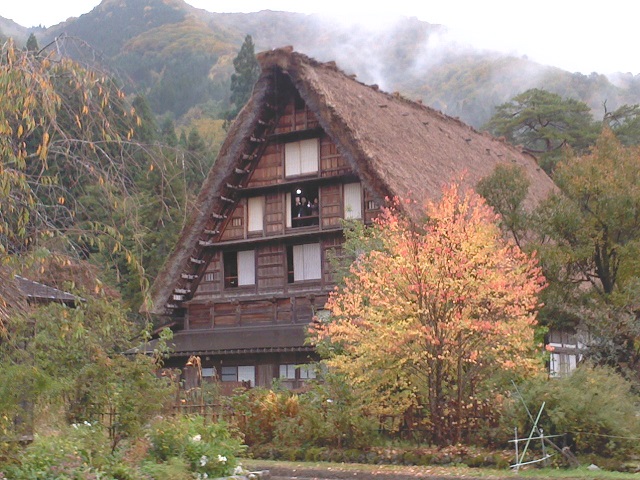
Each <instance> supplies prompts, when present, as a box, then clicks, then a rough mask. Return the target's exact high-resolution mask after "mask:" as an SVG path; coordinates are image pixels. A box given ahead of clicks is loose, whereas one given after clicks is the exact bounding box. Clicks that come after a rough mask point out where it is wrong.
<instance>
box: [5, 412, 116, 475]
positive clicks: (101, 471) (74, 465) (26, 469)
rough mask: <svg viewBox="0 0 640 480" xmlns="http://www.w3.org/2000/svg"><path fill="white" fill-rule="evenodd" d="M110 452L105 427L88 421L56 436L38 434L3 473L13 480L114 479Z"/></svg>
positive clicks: (72, 426)
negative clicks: (110, 469)
mask: <svg viewBox="0 0 640 480" xmlns="http://www.w3.org/2000/svg"><path fill="white" fill-rule="evenodd" d="M110 455H111V454H110V448H109V440H108V438H107V435H106V433H105V431H104V429H103V428H102V427H100V426H99V425H91V424H89V423H88V422H86V423H82V424H74V425H71V426H70V427H68V428H67V429H64V430H62V431H60V432H58V434H56V435H50V436H47V437H36V439H35V440H34V442H33V443H32V444H30V445H29V446H28V447H26V448H25V449H24V450H23V451H22V453H21V454H20V455H19V457H18V461H17V463H16V464H15V465H12V466H9V467H8V468H7V469H6V470H5V472H4V473H6V474H7V475H6V476H7V478H11V479H14V480H22V479H24V480H31V479H36V478H37V479H38V480H49V479H51V480H54V479H59V478H65V479H66V478H68V479H78V480H80V479H85V478H86V479H90V478H96V477H99V478H101V479H103V480H111V479H114V477H113V476H111V475H110V474H109V468H110V462H109V458H110Z"/></svg>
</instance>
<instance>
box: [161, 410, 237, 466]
mask: <svg viewBox="0 0 640 480" xmlns="http://www.w3.org/2000/svg"><path fill="white" fill-rule="evenodd" d="M149 438H150V441H151V448H150V450H149V454H150V456H151V458H152V459H154V460H156V461H157V462H168V461H171V460H172V459H181V460H182V461H184V462H185V463H186V464H187V465H188V466H189V469H190V471H191V472H193V473H195V474H196V475H200V476H202V477H203V478H207V477H205V476H204V475H205V474H206V475H207V476H208V477H209V478H211V477H221V476H224V475H230V474H231V473H232V472H233V471H234V469H235V468H236V467H237V460H236V456H237V455H238V454H240V453H241V452H243V451H244V448H243V446H242V443H241V441H240V440H239V438H238V436H235V435H233V434H232V432H231V431H230V430H229V428H228V426H227V425H226V424H225V423H223V422H220V423H209V422H206V421H205V419H204V418H203V417H200V416H189V417H182V416H180V417H175V418H169V419H163V420H160V421H158V422H156V423H154V424H153V425H152V429H151V432H150V434H149ZM174 463H175V462H174Z"/></svg>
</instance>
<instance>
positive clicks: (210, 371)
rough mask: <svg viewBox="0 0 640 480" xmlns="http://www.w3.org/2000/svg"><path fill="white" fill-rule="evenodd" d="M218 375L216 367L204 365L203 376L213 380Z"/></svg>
mask: <svg viewBox="0 0 640 480" xmlns="http://www.w3.org/2000/svg"><path fill="white" fill-rule="evenodd" d="M215 376H216V368H215V367H202V378H203V379H207V380H211V379H213V378H214V377H215Z"/></svg>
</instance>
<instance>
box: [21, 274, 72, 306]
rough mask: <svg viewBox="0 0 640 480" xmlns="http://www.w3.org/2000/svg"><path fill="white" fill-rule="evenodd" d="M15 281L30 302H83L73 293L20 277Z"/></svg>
mask: <svg viewBox="0 0 640 480" xmlns="http://www.w3.org/2000/svg"><path fill="white" fill-rule="evenodd" d="M15 280H16V283H17V286H18V288H19V289H20V292H21V293H22V295H24V296H25V297H27V298H28V299H30V300H37V301H47V302H61V303H75V302H77V301H81V300H82V299H81V298H80V297H77V296H75V295H72V294H71V293H68V292H64V291H62V290H58V289H57V288H54V287H49V286H48V285H44V284H42V283H39V282H35V281H33V280H29V279H28V278H24V277H21V276H20V275H15Z"/></svg>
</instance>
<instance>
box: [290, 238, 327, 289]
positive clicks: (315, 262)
mask: <svg viewBox="0 0 640 480" xmlns="http://www.w3.org/2000/svg"><path fill="white" fill-rule="evenodd" d="M287 270H288V282H289V283H293V282H299V281H303V280H318V279H320V278H321V277H322V266H321V255H320V244H319V243H307V244H304V245H292V246H289V247H287Z"/></svg>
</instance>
